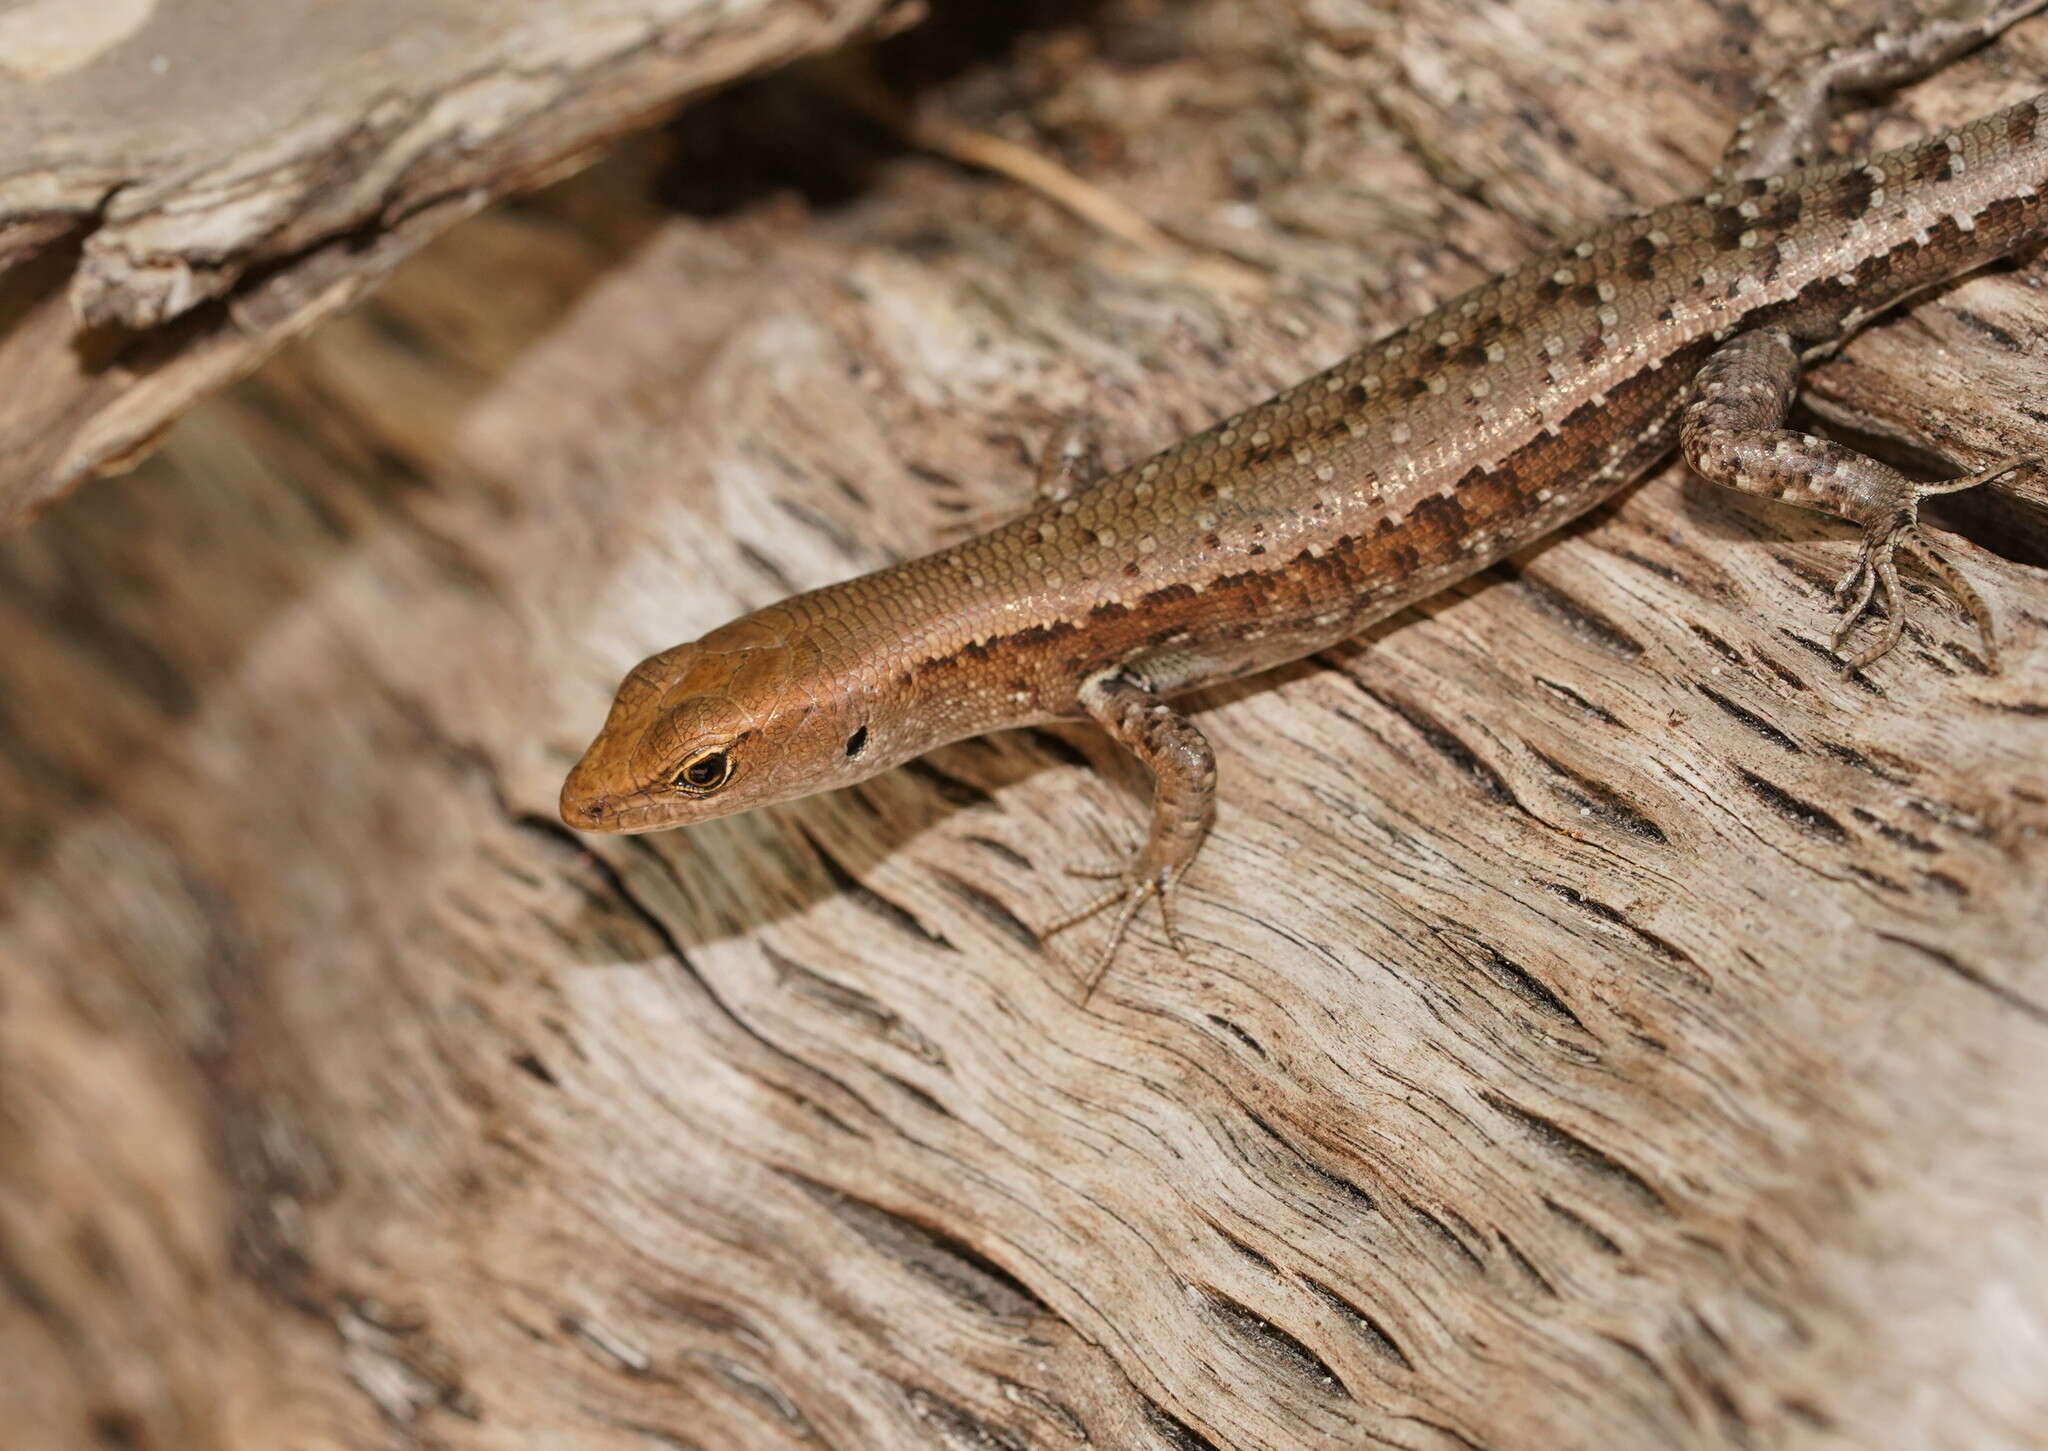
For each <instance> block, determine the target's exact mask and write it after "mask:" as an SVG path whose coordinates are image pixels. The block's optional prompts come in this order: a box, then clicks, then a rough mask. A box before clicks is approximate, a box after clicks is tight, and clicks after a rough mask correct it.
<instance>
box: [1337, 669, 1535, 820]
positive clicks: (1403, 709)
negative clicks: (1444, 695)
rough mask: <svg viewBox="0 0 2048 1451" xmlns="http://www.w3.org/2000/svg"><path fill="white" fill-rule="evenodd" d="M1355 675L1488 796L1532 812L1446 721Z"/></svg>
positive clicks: (1364, 687)
mask: <svg viewBox="0 0 2048 1451" xmlns="http://www.w3.org/2000/svg"><path fill="white" fill-rule="evenodd" d="M1351 678H1352V679H1353V681H1354V682H1356V683H1357V684H1358V688H1359V689H1360V690H1361V691H1363V692H1364V693H1365V694H1366V695H1367V696H1369V697H1370V698H1371V699H1373V700H1374V701H1377V702H1378V703H1379V704H1380V705H1382V706H1384V707H1385V708H1386V709H1388V710H1390V711H1392V712H1393V713H1394V714H1395V715H1398V716H1399V717H1401V719H1402V720H1404V721H1406V722H1408V724H1409V725H1410V726H1411V727H1412V728H1413V729H1414V731H1415V733H1416V734H1417V735H1419V736H1421V737H1422V739H1423V741H1424V743H1426V744H1427V745H1428V746H1429V748H1430V749H1431V750H1433V751H1435V752H1436V753H1437V754H1438V755H1439V756H1442V757H1443V758H1444V759H1445V760H1446V761H1449V762H1450V763H1451V765H1452V766H1453V767H1455V768H1456V769H1457V771H1458V773H1459V774H1460V775H1462V776H1464V777H1465V778H1466V779H1467V780H1469V781H1471V782H1472V783H1473V784H1474V785H1475V786H1477V787H1478V788H1479V789H1480V790H1481V791H1482V792H1484V793H1485V794H1486V795H1487V796H1489V797H1491V798H1492V799H1493V800H1495V801H1497V802H1499V803H1500V804H1501V805H1503V806H1512V807H1514V808H1515V809H1516V810H1517V811H1521V812H1523V814H1524V815H1527V814H1528V810H1527V808H1526V807H1524V806H1523V805H1522V803H1521V802H1520V801H1518V800H1516V799H1515V793H1514V791H1513V790H1512V789H1511V788H1510V787H1509V786H1508V783H1507V782H1506V781H1505V780H1504V779H1503V778H1502V777H1501V775H1500V774H1499V773H1498V772H1497V771H1495V770H1494V769H1493V767H1491V766H1489V765H1487V764H1486V763H1485V762H1484V761H1482V760H1480V759H1479V756H1478V754H1477V753H1476V752H1474V751H1473V750H1472V748H1471V747H1470V746H1468V745H1466V744H1465V742H1464V741H1463V740H1461V739H1460V738H1459V737H1458V735H1457V733H1456V732H1455V731H1453V730H1451V729H1450V727H1448V726H1446V725H1444V724H1443V723H1442V722H1441V721H1439V720H1437V719H1436V718H1435V717H1434V716H1432V715H1430V714H1429V712H1427V711H1425V710H1424V709H1423V708H1422V707H1421V706H1419V705H1416V704H1414V703H1413V702H1410V701H1405V700H1401V699H1398V698H1396V697H1394V696H1392V695H1389V694H1387V693H1386V692H1384V691H1380V690H1375V689H1374V688H1373V687H1371V686H1369V685H1367V684H1365V683H1364V682H1362V681H1358V679H1357V677H1356V676H1353V677H1351Z"/></svg>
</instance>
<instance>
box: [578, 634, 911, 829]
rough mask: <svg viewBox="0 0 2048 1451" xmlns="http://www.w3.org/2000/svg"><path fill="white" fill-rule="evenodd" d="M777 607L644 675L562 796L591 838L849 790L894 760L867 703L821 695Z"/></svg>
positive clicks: (671, 654) (856, 696) (619, 701)
mask: <svg viewBox="0 0 2048 1451" xmlns="http://www.w3.org/2000/svg"><path fill="white" fill-rule="evenodd" d="M788 626H789V621H787V620H786V619H785V618H783V617H782V615H781V612H780V611H779V610H778V609H777V608H774V607H771V608H770V609H768V610H764V611H761V612H759V613H757V614H753V615H748V616H746V617H745V618H743V619H739V620H735V621H734V622H733V623H731V624H729V625H726V626H724V627H723V628H721V629H718V630H714V631H713V632H712V633H711V634H709V635H706V636H705V637H704V638H703V639H701V640H698V641H696V642H694V643H692V644H687V645H678V646H676V647H675V648H674V649H672V650H664V651H662V652H661V653H660V654H659V655H652V656H649V657H648V658H647V659H645V660H643V661H641V662H640V663H639V664H638V665H636V666H634V667H633V670H632V672H631V673H630V674H628V675H627V676H626V678H625V680H624V681H623V682H622V683H621V684H620V686H619V690H618V695H617V696H616V698H615V699H614V700H613V701H612V708H611V714H610V716H609V717H608V718H607V719H606V720H605V723H604V729H603V730H601V731H599V732H598V736H597V739H596V740H595V741H593V742H591V745H590V749H589V750H587V751H585V752H584V753H583V759H582V760H581V761H579V762H577V763H576V767H575V769H574V770H572V771H571V772H570V773H569V779H568V781H567V782H566V783H564V785H563V787H562V820H563V821H565V822H567V823H568V824H569V825H570V826H573V827H577V828H579V829H581V830H583V831H616V832H641V831H660V830H663V829H664V828H667V827H671V826H688V825H690V824H691V823H693V822H698V821H709V820H711V819H713V818H714V817H719V816H731V815H733V814H734V813H735V812H740V811H748V810H751V809H753V808H754V807H756V806H767V805H771V804H773V803H775V802H777V801H788V800H791V799H793V798H795V797H798V796H808V795H810V794H811V793H812V792H814V791H828V790H831V789H832V788H834V787H837V786H844V785H848V784H850V783H852V782H855V781H860V780H864V779H865V778H867V777H869V776H872V775H874V774H876V773H877V772H878V771H881V770H884V769H886V768H887V767H888V766H889V765H891V764H894V763H893V761H891V760H888V759H884V758H883V752H882V751H880V750H879V749H877V748H876V746H875V744H874V743H873V742H871V740H870V731H869V727H868V723H867V721H866V720H865V719H864V718H863V716H864V714H865V711H866V706H865V703H864V700H863V698H862V696H861V695H860V693H859V692H857V691H853V692H849V693H848V695H847V697H846V698H844V699H834V698H833V697H832V695H831V694H829V693H823V694H821V693H819V692H818V691H817V690H816V688H815V684H814V682H815V680H816V678H817V676H818V674H819V672H817V671H816V670H814V669H811V668H809V667H810V665H811V664H812V657H813V655H814V654H815V651H814V649H813V647H811V646H809V645H808V644H806V643H804V642H803V640H802V639H801V635H800V633H799V632H797V631H794V630H791V629H789V628H788Z"/></svg>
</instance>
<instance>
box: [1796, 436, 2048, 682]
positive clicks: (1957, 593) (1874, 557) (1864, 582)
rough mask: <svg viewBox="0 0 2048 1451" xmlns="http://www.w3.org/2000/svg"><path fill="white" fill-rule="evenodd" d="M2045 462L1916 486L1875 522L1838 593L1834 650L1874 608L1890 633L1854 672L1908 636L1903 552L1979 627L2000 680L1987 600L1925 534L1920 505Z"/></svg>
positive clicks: (1987, 660) (2020, 462)
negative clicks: (1878, 607) (1901, 576)
mask: <svg viewBox="0 0 2048 1451" xmlns="http://www.w3.org/2000/svg"><path fill="white" fill-rule="evenodd" d="M2037 462H2039V460H2037V459H2033V458H2023V459H2015V460H2013V461H2011V462H2009V463H2003V464H2000V465H1998V466H1997V467H1996V468H1991V469H1986V470H1985V471H1984V472H1982V473H1978V474H1971V475H1969V476H1967V477H1965V478H1960V479H1951V480H1949V481H1948V482H1947V483H1940V484H1915V485H1912V486H1910V492H1908V493H1906V495H1905V497H1904V499H1903V500H1902V501H1901V503H1900V505H1899V507H1898V508H1897V509H1895V510H1893V511H1891V512H1890V513H1888V514H1887V515H1886V516H1885V517H1884V518H1882V519H1880V520H1878V521H1876V522H1873V523H1872V524H1870V525H1869V526H1868V528H1867V529H1866V531H1865V533H1864V536H1863V547H1862V549H1861V550H1860V551H1859V552H1858V553H1857V556H1856V562H1855V563H1854V564H1852V565H1851V566H1850V567H1849V572H1848V573H1847V574H1845V575H1843V576H1842V578H1841V581H1840V583H1838V584H1837V585H1836V586H1835V588H1834V600H1835V606H1836V608H1837V609H1838V610H1839V611H1840V612H1841V615H1842V622H1841V624H1840V625H1839V626H1837V627H1836V629H1835V639H1834V648H1835V651H1836V653H1837V654H1840V653H1841V649H1842V646H1843V643H1844V642H1845V641H1847V640H1848V638H1849V635H1850V632H1851V631H1853V630H1854V629H1855V628H1856V625H1857V623H1858V622H1859V621H1861V620H1862V618H1863V616H1864V615H1866V614H1868V613H1870V610H1871V606H1872V605H1873V604H1878V603H1881V604H1882V605H1883V606H1884V613H1885V627H1884V630H1883V632H1882V633H1881V634H1880V635H1879V636H1878V638H1877V641H1876V642H1875V643H1874V644H1872V645H1871V646H1869V648H1867V649H1865V650H1863V651H1861V652H1860V653H1858V654H1856V655H1853V656H1851V657H1849V660H1848V666H1849V668H1850V669H1851V670H1861V669H1862V668H1863V667H1864V666H1866V665H1869V664H1870V663H1872V662H1873V661H1875V660H1879V659H1882V658H1883V657H1884V656H1886V655H1888V654H1890V653H1891V651H1892V649H1893V648H1894V647H1895V646H1896V645H1897V644H1898V643H1899V640H1900V638H1901V637H1902V636H1903V635H1904V634H1905V631H1906V610H1905V601H1904V598H1903V592H1902V591H1901V589H1900V587H1899V567H1898V560H1897V555H1898V554H1899V553H1900V551H1902V550H1903V551H1904V553H1905V554H1906V555H1907V556H1908V557H1909V558H1912V559H1915V560H1918V561H1919V562H1920V563H1921V564H1922V565H1923V566H1924V567H1925V568H1926V569H1927V570H1928V571H1929V572H1930V573H1933V574H1936V575H1938V576H1940V578H1941V580H1942V582H1943V583H1944V584H1945V585H1947V586H1948V592H1949V594H1950V595H1951V596H1952V597H1953V598H1954V599H1955V601H1956V603H1957V604H1959V605H1961V606H1962V609H1963V613H1964V614H1965V615H1967V616H1968V617H1969V618H1970V620H1971V622H1972V623H1973V624H1975V625H1976V627H1977V634H1978V637H1979V638H1980V639H1981V640H1982V641H1983V642H1984V664H1985V668H1986V669H1988V670H1989V671H1991V673H1992V674H1994V675H1995V674H1997V673H1998V669H1999V660H1998V634H1997V631H1996V630H1995V629H1994V628H1993V626H1992V622H1991V610H1990V608H1989V606H1987V605H1986V604H1985V603H1984V598H1983V596H1982V595H1980V594H1978V593H1977V591H1976V590H1975V589H1974V588H1973V587H1972V586H1971V584H1970V582H1969V580H1968V579H1966V578H1964V576H1963V572H1962V571H1961V570H1959V569H1957V568H1956V567H1955V565H1953V564H1952V563H1950V562H1949V560H1948V559H1947V557H1946V556H1944V555H1943V554H1942V553H1941V551H1940V550H1938V549H1936V548H1935V547H1934V543H1933V541H1932V540H1930V539H1929V538H1928V537H1927V535H1926V534H1925V533H1924V532H1923V531H1922V530H1921V528H1920V522H1919V506H1920V500H1921V499H1923V498H1925V497H1927V496H1928V495H1929V494H1953V493H1958V492H1960V491H1961V490H1964V489H1974V488H1976V487H1978V486H1979V485H1980V484H1988V483H1990V482H1992V481H1993V480H1994V479H1999V478H2003V477H2004V476H2005V475H2007V474H2010V473H2013V472H2015V471H2016V470H2018V469H2022V468H2028V467H2031V466H2033V465H2034V464H2035V463H2037Z"/></svg>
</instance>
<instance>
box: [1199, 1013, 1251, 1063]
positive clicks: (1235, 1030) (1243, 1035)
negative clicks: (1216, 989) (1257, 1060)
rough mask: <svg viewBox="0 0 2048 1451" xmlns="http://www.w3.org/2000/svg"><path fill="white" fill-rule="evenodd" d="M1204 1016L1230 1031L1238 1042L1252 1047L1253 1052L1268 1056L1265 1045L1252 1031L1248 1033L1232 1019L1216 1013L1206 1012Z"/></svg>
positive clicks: (1225, 1030)
mask: <svg viewBox="0 0 2048 1451" xmlns="http://www.w3.org/2000/svg"><path fill="white" fill-rule="evenodd" d="M1202 1016H1203V1017H1205V1018H1207V1019H1208V1020H1209V1021H1210V1022H1212V1023H1214V1024H1215V1025H1216V1026H1217V1027H1219V1028H1221V1029H1222V1030H1223V1031H1224V1032H1226V1033H1228V1034H1229V1035H1230V1036H1231V1037H1233V1038H1235V1039H1237V1041H1238V1042H1240V1043H1242V1044H1243V1045H1244V1046H1245V1047H1247V1048H1249V1049H1251V1050H1252V1052H1254V1053H1256V1054H1258V1055H1259V1056H1260V1057H1261V1058H1264V1057H1265V1056H1266V1049H1265V1045H1264V1044H1262V1043H1260V1042H1259V1040H1258V1039H1257V1038H1254V1037H1253V1036H1252V1035H1251V1034H1250V1033H1247V1032H1246V1031H1245V1030H1244V1029H1242V1028H1240V1027H1239V1026H1238V1025H1237V1024H1235V1023H1233V1022H1232V1021H1231V1020H1230V1019H1228V1018H1223V1017H1218V1016H1217V1015H1216V1014H1215V1013H1204V1014H1203V1015H1202Z"/></svg>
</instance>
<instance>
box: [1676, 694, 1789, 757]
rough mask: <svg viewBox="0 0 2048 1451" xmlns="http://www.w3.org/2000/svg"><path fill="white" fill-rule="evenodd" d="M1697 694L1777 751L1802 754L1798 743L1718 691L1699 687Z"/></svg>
mask: <svg viewBox="0 0 2048 1451" xmlns="http://www.w3.org/2000/svg"><path fill="white" fill-rule="evenodd" d="M1699 692H1700V694H1701V695H1704V696H1705V697H1706V698H1707V699H1708V700H1711V701H1713V702H1714V704H1715V705H1718V706H1719V707H1721V709H1722V710H1723V711H1724V712H1726V714H1727V716H1728V718H1729V719H1730V720H1733V721H1735V722H1736V723H1737V724H1738V725H1741V726H1742V727H1744V728H1745V729H1747V730H1751V731H1754V732H1755V733H1756V734H1757V735H1759V736H1762V737H1763V738H1764V739H1765V740H1767V741H1769V742H1770V743H1771V744H1772V745H1774V746H1776V747H1778V749H1780V750H1782V751H1790V752H1791V753H1792V754H1793V755H1795V756H1796V755H1799V754H1801V753H1802V752H1801V747H1800V745H1799V742H1797V741H1795V740H1793V739H1792V737H1790V736H1788V735H1786V734H1785V733H1784V732H1783V731H1781V730H1779V729H1778V728H1777V727H1776V726H1774V725H1772V724H1771V723H1770V722H1769V721H1767V720H1765V719H1764V718H1763V717H1762V716H1760V715H1758V714H1757V713H1756V712H1755V711H1753V710H1750V709H1748V708H1747V707H1745V706H1740V705H1737V704H1736V703H1735V702H1734V701H1732V700H1730V699H1729V698H1728V697H1727V696H1725V695H1723V694H1721V692H1720V691H1718V690H1714V689H1712V688H1711V687H1709V686H1706V685H1701V686H1700V687H1699Z"/></svg>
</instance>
